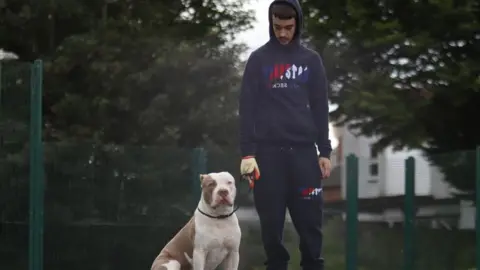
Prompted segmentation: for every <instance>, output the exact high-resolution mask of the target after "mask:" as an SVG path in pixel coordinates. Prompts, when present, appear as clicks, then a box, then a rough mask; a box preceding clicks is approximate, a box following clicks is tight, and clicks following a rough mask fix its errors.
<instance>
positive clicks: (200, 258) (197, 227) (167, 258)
mask: <svg viewBox="0 0 480 270" xmlns="http://www.w3.org/2000/svg"><path fill="white" fill-rule="evenodd" d="M200 184H201V187H202V196H201V198H200V202H199V203H198V207H197V210H196V211H195V214H194V216H193V217H192V218H191V219H190V221H189V222H188V223H187V224H186V225H185V226H184V227H183V228H182V229H181V230H180V231H179V232H178V233H177V234H176V235H175V236H174V237H173V238H172V240H170V242H168V243H167V245H166V246H165V247H164V248H163V249H162V251H161V252H160V254H159V255H158V256H157V258H156V259H155V261H154V262H153V265H152V268H151V269H152V270H180V269H193V270H214V269H216V268H217V267H218V266H220V265H221V266H222V268H223V269H225V270H236V269H238V264H239V259H240V256H239V249H240V238H241V231H240V226H239V224H238V219H237V216H236V215H235V213H234V212H235V210H234V208H233V204H234V202H235V197H236V194H237V189H236V187H235V178H234V177H233V176H232V175H231V174H230V173H228V172H219V173H210V174H206V175H200ZM192 267H193V268H192Z"/></svg>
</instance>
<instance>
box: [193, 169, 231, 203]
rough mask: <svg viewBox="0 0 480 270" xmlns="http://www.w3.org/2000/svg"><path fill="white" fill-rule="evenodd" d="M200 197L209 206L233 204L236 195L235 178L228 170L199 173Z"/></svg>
mask: <svg viewBox="0 0 480 270" xmlns="http://www.w3.org/2000/svg"><path fill="white" fill-rule="evenodd" d="M200 184H201V186H202V197H203V200H204V201H205V203H206V204H207V205H208V206H210V207H211V208H214V209H215V208H217V207H218V206H233V203H234V202H235V197H236V195H237V188H236V187H235V178H234V177H233V176H232V175H231V174H230V173H228V172H219V173H209V174H202V175H200Z"/></svg>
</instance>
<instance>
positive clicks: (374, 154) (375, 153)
mask: <svg viewBox="0 0 480 270" xmlns="http://www.w3.org/2000/svg"><path fill="white" fill-rule="evenodd" d="M377 157H378V153H377V152H376V151H373V148H372V147H371V146H370V158H371V159H376V158H377Z"/></svg>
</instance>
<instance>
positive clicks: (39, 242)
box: [0, 61, 480, 270]
mask: <svg viewBox="0 0 480 270" xmlns="http://www.w3.org/2000/svg"><path fill="white" fill-rule="evenodd" d="M42 85H43V78H42V62H41V61H35V62H34V63H19V62H12V63H7V64H5V63H0V112H1V114H0V146H1V148H0V177H1V178H0V226H1V227H0V269H9V270H25V269H29V270H43V269H44V268H45V269H47V270H56V269H64V268H69V269H72V270H75V269H79V270H80V269H81V270H90V269H91V270H98V269H115V270H122V269H125V270H127V269H137V268H138V269H140V268H141V269H149V267H150V265H151V263H152V260H153V258H154V257H155V256H156V254H157V253H158V252H159V250H160V249H161V248H162V246H163V245H164V244H165V243H166V242H167V241H168V239H170V237H171V236H172V235H173V234H175V233H176V231H177V230H178V229H179V228H180V227H181V226H183V224H184V223H185V222H186V220H188V218H189V216H190V215H191V214H192V212H193V210H194V209H195V204H196V201H197V200H198V196H199V192H200V186H199V183H198V175H199V174H200V173H204V172H208V171H219V170H226V171H230V172H232V173H234V174H235V173H236V172H237V171H238V166H239V165H238V160H239V155H238V153H237V152H236V151H233V150H229V149H208V150H206V149H203V148H197V149H179V148H174V147H154V146H151V147H137V146H128V145H104V144H96V143H93V142H83V143H78V142H76V143H74V142H43V141H42V134H43V132H42V122H43V120H42V96H43V93H42V90H43V89H42ZM436 161H438V162H443V163H442V164H446V165H445V166H444V168H443V169H444V170H445V173H446V174H447V175H449V177H452V175H453V176H454V177H459V178H462V179H466V180H465V181H466V183H467V184H468V183H470V182H475V183H476V184H475V185H472V186H475V187H476V193H475V195H473V194H465V195H462V196H460V197H459V198H460V199H459V198H450V199H435V198H433V199H432V198H430V199H428V198H426V197H425V196H422V194H420V193H421V190H417V189H416V187H417V183H418V179H416V178H418V175H419V172H418V170H419V166H418V160H416V159H415V158H413V157H409V158H407V159H405V160H400V161H398V162H396V164H397V165H395V166H397V167H401V168H404V169H405V170H404V175H403V179H402V180H401V181H402V182H403V183H404V196H397V198H387V199H375V200H365V199H364V198H362V197H360V198H359V190H361V189H365V185H364V183H365V180H368V179H364V178H365V174H364V173H363V172H364V171H365V170H366V167H367V166H368V164H369V162H370V161H369V160H368V159H366V158H363V157H357V156H354V155H350V156H348V157H347V158H346V161H345V164H344V165H342V166H345V170H344V172H345V183H344V187H345V193H346V197H347V200H346V201H345V203H343V202H340V203H339V204H333V203H332V204H330V203H326V204H325V209H326V216H328V218H326V222H325V228H324V255H325V258H326V269H331V270H344V269H347V270H360V269H362V270H380V269H382V270H383V269H391V270H392V269H399V270H400V269H403V270H413V269H445V270H447V269H448V270H453V269H468V268H473V267H474V266H475V263H476V264H477V267H476V268H477V269H480V265H479V263H480V248H478V247H476V245H475V244H476V243H480V233H479V232H480V230H479V229H480V223H479V222H480V221H479V217H480V213H479V211H480V210H479V208H475V209H476V210H475V211H476V217H477V218H476V220H475V224H476V226H475V228H476V231H474V230H468V229H465V230H464V229H461V228H457V227H456V226H451V227H449V226H450V225H451V224H452V220H458V219H459V218H460V217H458V215H457V216H456V214H455V213H454V214H452V213H447V217H445V220H447V222H446V223H445V224H443V223H442V220H441V219H440V221H439V223H441V224H440V225H439V227H437V228H433V227H432V225H431V224H433V223H432V222H433V221H434V220H433V219H432V218H431V217H427V218H425V217H423V216H422V215H423V214H422V213H421V212H422V211H423V210H422V209H424V208H428V207H429V205H436V204H439V203H444V204H446V205H447V206H448V205H450V204H451V205H454V206H455V205H457V206H458V205H459V200H464V201H468V200H473V201H475V202H476V204H478V203H480V192H479V188H480V148H478V149H476V151H466V152H461V153H451V154H448V155H443V156H439V157H437V158H436ZM402 170H403V169H402ZM435 177H439V176H435ZM435 177H434V176H433V174H432V181H443V180H444V179H437V178H435ZM327 181H328V180H327ZM468 181H470V182H468ZM367 182H368V181H367ZM246 191H247V189H246V183H245V185H244V186H243V187H240V188H239V192H240V193H239V196H238V201H239V203H240V204H241V205H242V207H241V209H247V210H248V209H250V210H251V209H252V208H251V207H252V200H251V196H250V195H249V194H247V192H246ZM455 207H456V206H455ZM455 207H454V208H455ZM389 208H397V209H400V210H401V213H402V215H403V216H404V217H405V218H404V219H403V218H402V219H401V221H400V222H397V223H396V224H393V225H391V226H390V224H389V223H388V222H387V221H384V222H378V221H377V222H365V221H364V220H363V219H362V218H364V215H365V214H366V215H370V214H372V213H373V212H376V213H377V214H378V212H379V211H383V210H385V209H389ZM446 208H448V207H446ZM427 210H428V209H427ZM447 210H448V209H447ZM447 212H448V211H447ZM453 212H455V211H453ZM434 214H435V213H434ZM437 214H438V213H437ZM403 216H402V217H403ZM432 216H435V215H433V214H432ZM449 222H450V223H449ZM453 223H455V222H453ZM449 224H450V225H449ZM475 233H476V236H474V234H475ZM242 235H243V240H242V246H241V249H242V250H241V254H242V262H241V269H261V268H262V264H263V259H264V256H263V248H262V246H261V242H260V234H259V228H258V221H256V220H255V219H253V220H250V221H248V222H246V221H245V222H243V223H242ZM285 242H286V246H287V247H288V248H289V250H290V252H291V269H300V268H299V260H300V256H299V254H298V250H297V246H298V239H297V238H296V236H295V233H294V229H293V226H292V225H291V224H290V223H288V224H287V226H286V235H285Z"/></svg>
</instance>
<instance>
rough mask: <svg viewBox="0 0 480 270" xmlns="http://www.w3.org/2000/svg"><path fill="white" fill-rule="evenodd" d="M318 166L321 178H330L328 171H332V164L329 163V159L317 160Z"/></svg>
mask: <svg viewBox="0 0 480 270" xmlns="http://www.w3.org/2000/svg"><path fill="white" fill-rule="evenodd" d="M318 165H319V166H320V170H321V171H322V176H323V178H324V179H325V178H328V177H330V170H331V169H332V163H330V159H328V158H324V157H321V158H320V159H319V160H318Z"/></svg>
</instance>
